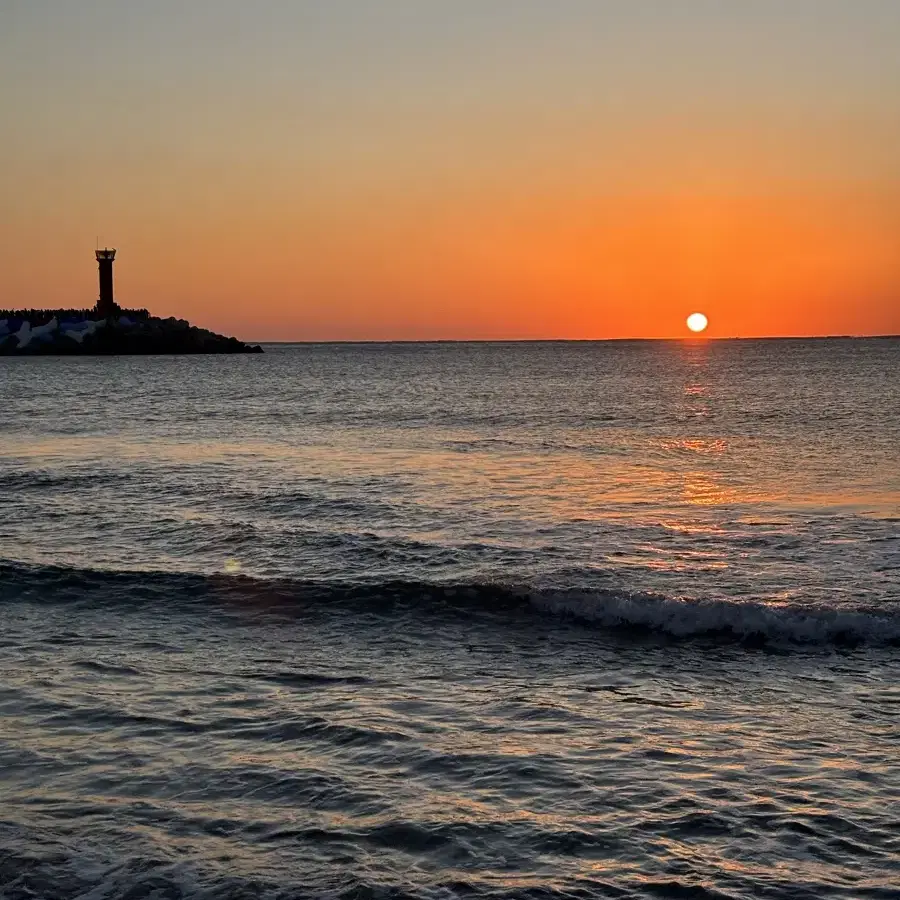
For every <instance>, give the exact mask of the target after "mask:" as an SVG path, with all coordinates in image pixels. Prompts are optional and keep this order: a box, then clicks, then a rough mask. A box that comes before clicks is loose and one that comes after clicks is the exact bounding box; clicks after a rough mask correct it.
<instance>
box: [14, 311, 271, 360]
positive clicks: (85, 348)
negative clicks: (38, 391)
mask: <svg viewBox="0 0 900 900" xmlns="http://www.w3.org/2000/svg"><path fill="white" fill-rule="evenodd" d="M262 352H263V351H262V348H261V347H259V346H253V345H250V344H245V343H244V342H243V341H239V340H238V339H237V338H233V337H225V336H224V335H221V334H216V333H215V332H212V331H208V330H207V329H205V328H197V327H196V326H194V325H191V324H190V323H189V322H187V321H185V320H184V319H175V318H168V319H159V318H156V317H155V316H151V315H150V314H149V313H148V312H147V311H146V310H143V309H142V310H118V309H117V312H116V315H115V316H113V317H110V318H107V319H98V318H96V313H95V312H93V311H89V310H74V309H57V310H46V309H43V310H0V356H40V355H52V356H113V355H120V354H123V355H124V354H131V355H134V354H144V355H150V354H173V353H262Z"/></svg>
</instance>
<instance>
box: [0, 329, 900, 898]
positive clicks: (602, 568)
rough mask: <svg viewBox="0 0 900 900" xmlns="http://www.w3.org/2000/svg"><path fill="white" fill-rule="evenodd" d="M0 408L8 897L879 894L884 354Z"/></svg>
mask: <svg viewBox="0 0 900 900" xmlns="http://www.w3.org/2000/svg"><path fill="white" fill-rule="evenodd" d="M0 395H2V408H0V898H3V900H13V898H15V900H20V898H21V900H24V898H74V897H81V898H85V900H88V898H89V900H107V898H108V900H112V898H122V897H125V898H130V900H137V898H144V897H146V898H166V900H169V898H181V897H185V898H188V897H190V898H198V897H204V898H213V897H228V898H251V897H268V898H281V897H284V898H287V897H298V898H302V897H325V898H333V897H342V898H344V897H345V898H357V897H358V898H365V897H372V898H376V897H378V898H381V897H384V898H388V897H398V898H399V897H422V898H451V897H471V898H482V897H483V898H488V897H491V898H494V897H496V898H500V897H510V898H513V897H523V898H570V897H572V898H589V897H622V898H631V897H635V898H637V897H647V898H693V897H699V898H717V897H730V898H737V897H763V898H830V897H841V898H897V897H900V341H896V340H895V341H891V340H870V341H853V340H829V341H758V342H757V341H741V342H709V343H704V342H696V343H688V342H685V343H675V342H673V343H649V342H648V343H642V342H637V343H628V342H622V343H601V344H552V343H550V344H507V345H504V344H472V345H467V344H455V345H454V344H450V345H384V346H376V345H323V346H279V347H270V348H268V352H267V353H266V354H265V355H264V356H261V357H206V358H201V357H167V358H166V357H148V358H134V357H132V358H112V359H92V358H76V359H50V358H45V359H41V358H31V359H4V360H0Z"/></svg>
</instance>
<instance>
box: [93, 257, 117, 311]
mask: <svg viewBox="0 0 900 900" xmlns="http://www.w3.org/2000/svg"><path fill="white" fill-rule="evenodd" d="M115 258H116V251H115V250H109V249H103V250H97V267H98V268H99V270H100V299H99V300H98V301H97V315H98V316H100V317H101V318H103V319H109V318H111V317H112V316H114V315H115V314H116V309H117V307H116V301H115V300H114V299H113V271H112V270H113V260H114V259H115Z"/></svg>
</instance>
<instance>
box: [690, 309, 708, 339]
mask: <svg viewBox="0 0 900 900" xmlns="http://www.w3.org/2000/svg"><path fill="white" fill-rule="evenodd" d="M707 325H709V319H707V318H706V316H704V315H703V313H699V312H695V313H691V314H690V315H689V316H688V317H687V327H688V328H690V329H691V331H693V332H695V333H696V334H699V333H700V332H701V331H706V326H707Z"/></svg>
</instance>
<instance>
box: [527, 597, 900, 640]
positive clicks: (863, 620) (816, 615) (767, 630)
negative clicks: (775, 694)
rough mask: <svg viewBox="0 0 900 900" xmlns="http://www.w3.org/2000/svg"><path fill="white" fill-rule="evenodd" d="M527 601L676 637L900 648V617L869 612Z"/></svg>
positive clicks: (610, 600) (708, 603)
mask: <svg viewBox="0 0 900 900" xmlns="http://www.w3.org/2000/svg"><path fill="white" fill-rule="evenodd" d="M527 598H528V600H529V602H530V603H531V604H532V606H534V607H535V608H536V609H537V610H538V611H540V612H546V613H552V614H555V615H567V616H571V617H572V618H574V619H578V620H580V621H583V622H588V623H592V624H595V625H599V626H602V627H605V628H637V629H642V630H646V631H655V632H661V633H664V634H667V635H670V636H672V637H674V638H690V637H694V636H702V635H708V636H721V637H732V638H734V639H737V640H741V641H761V642H765V641H773V642H789V643H795V644H859V643H871V644H900V618H898V617H897V616H890V615H881V614H878V613H875V612H873V611H871V610H841V609H831V608H827V607H821V606H819V607H815V606H812V607H811V606H783V605H773V604H765V603H754V602H749V601H747V602H736V601H729V600H687V599H674V598H668V597H653V596H647V595H641V594H635V595H623V594H614V593H606V592H602V593H596V592H585V591H568V592H566V591H558V592H531V593H529V594H527Z"/></svg>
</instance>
